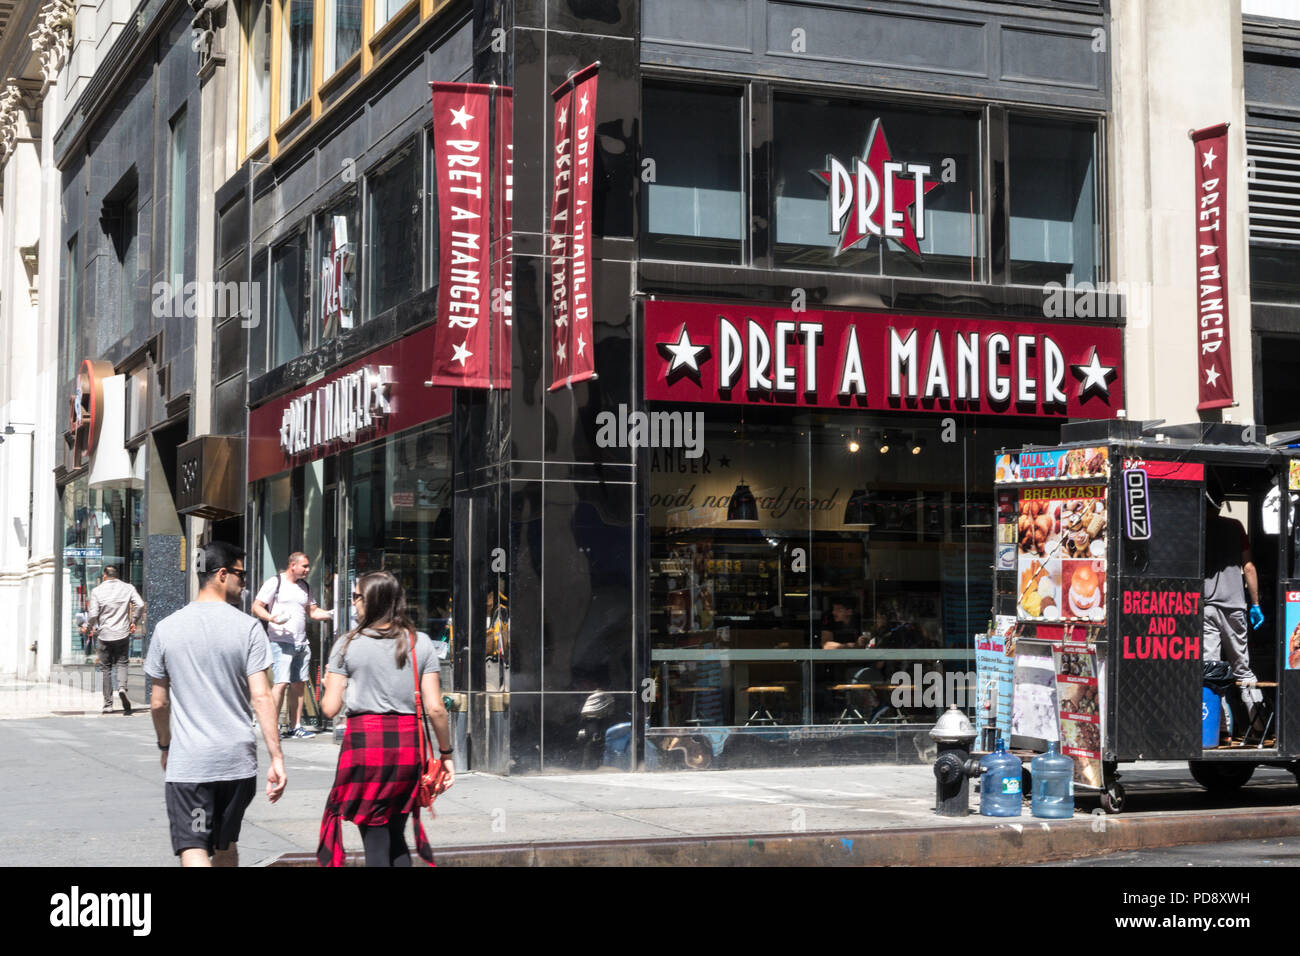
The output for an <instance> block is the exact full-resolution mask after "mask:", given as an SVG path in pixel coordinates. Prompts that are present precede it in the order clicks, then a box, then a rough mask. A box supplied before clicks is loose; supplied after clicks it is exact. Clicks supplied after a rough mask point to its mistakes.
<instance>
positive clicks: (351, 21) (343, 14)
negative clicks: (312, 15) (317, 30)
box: [325, 0, 361, 76]
mask: <svg viewBox="0 0 1300 956" xmlns="http://www.w3.org/2000/svg"><path fill="white" fill-rule="evenodd" d="M359 49H361V0H325V75H326V76H330V75H331V74H333V73H334V71H335V70H337V69H338V68H339V67H341V66H342V65H343V64H344V63H346V62H347V61H348V58H349V57H351V56H352V54H354V53H356V52H357V50H359Z"/></svg>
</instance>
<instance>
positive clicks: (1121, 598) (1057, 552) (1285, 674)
mask: <svg viewBox="0 0 1300 956" xmlns="http://www.w3.org/2000/svg"><path fill="white" fill-rule="evenodd" d="M1262 438H1263V435H1262V433H1261V434H1257V433H1256V430H1255V428H1254V427H1252V426H1243V425H1234V424H1231V423H1195V424H1190V425H1172V426H1171V425H1165V424H1164V423H1162V422H1138V421H1129V420H1125V419H1116V420H1111V421H1086V422H1077V423H1070V424H1066V425H1063V426H1062V428H1061V443H1060V444H1059V445H1056V446H1052V447H1035V446H1026V447H1024V448H1021V449H1017V450H1003V451H1001V452H1000V453H999V454H998V456H997V460H996V463H995V468H994V475H995V493H996V498H997V511H998V520H997V524H996V528H997V530H996V534H997V540H996V548H995V561H994V604H995V606H994V609H993V612H994V615H993V624H992V627H991V628H990V633H989V634H988V635H981V637H982V638H985V642H984V643H982V644H981V649H982V655H983V657H982V662H981V663H980V664H979V665H978V666H979V668H980V675H979V681H980V685H981V688H982V689H983V691H984V693H983V698H982V700H983V703H982V706H981V707H980V708H979V709H978V710H977V729H978V730H979V731H982V739H981V740H980V742H979V743H980V744H981V745H982V746H981V748H980V749H989V747H990V746H991V743H992V739H993V738H994V737H995V736H997V737H1004V738H1005V739H1006V740H1007V741H1008V743H1009V744H1010V746H1011V747H1012V748H1013V750H1016V751H1019V752H1020V753H1021V754H1022V755H1032V754H1033V753H1036V752H1041V751H1043V750H1045V749H1046V748H1047V744H1048V742H1050V741H1052V740H1059V741H1060V744H1061V752H1062V753H1064V754H1067V755H1069V756H1070V757H1072V758H1073V760H1074V763H1075V783H1076V786H1077V787H1079V788H1092V789H1095V790H1097V791H1099V792H1100V796H1101V803H1102V806H1103V807H1104V808H1105V809H1106V810H1107V811H1108V812H1111V813H1119V812H1120V811H1122V810H1123V808H1124V802H1125V795H1124V788H1123V786H1121V784H1120V783H1119V777H1120V774H1119V772H1118V767H1119V766H1120V765H1121V764H1125V763H1130V762H1135V761H1143V760H1186V761H1188V763H1189V765H1190V768H1191V772H1192V775H1193V776H1194V777H1195V778H1196V780H1197V781H1198V782H1200V783H1201V784H1202V785H1203V786H1205V787H1207V788H1208V789H1210V790H1218V791H1221V790H1230V789H1234V788H1236V787H1240V786H1242V785H1243V784H1244V783H1246V781H1247V780H1249V779H1250V776H1251V774H1252V773H1253V772H1254V770H1255V768H1256V767H1257V766H1259V765H1261V764H1263V765H1269V766H1280V767H1285V768H1287V769H1289V770H1291V771H1292V772H1293V773H1295V772H1297V769H1298V768H1300V763H1298V762H1297V757H1300V536H1296V535H1294V534H1293V526H1294V525H1295V523H1296V521H1295V515H1294V513H1293V510H1294V507H1295V501H1296V495H1295V494H1294V493H1293V492H1294V491H1296V490H1297V489H1300V452H1297V451H1294V450H1292V449H1289V448H1283V447H1271V446H1269V445H1268V444H1265V443H1263V442H1262V441H1261V440H1260V439H1262ZM1207 489H1208V491H1209V495H1207ZM1216 495H1217V497H1218V499H1219V500H1217V501H1214V502H1213V504H1212V503H1211V501H1212V500H1213V498H1214V496H1216ZM1220 504H1226V505H1227V506H1228V508H1229V510H1228V511H1225V512H1224V514H1225V515H1226V516H1229V517H1232V518H1235V519H1237V520H1239V521H1240V522H1241V524H1242V527H1243V530H1244V531H1245V533H1246V535H1247V537H1248V541H1243V547H1248V551H1247V552H1246V553H1247V554H1249V555H1250V558H1251V560H1252V561H1253V564H1254V568H1255V571H1256V572H1257V574H1258V589H1259V605H1260V608H1261V609H1262V611H1263V615H1264V620H1263V623H1262V625H1261V626H1258V627H1257V628H1254V629H1249V627H1248V630H1247V634H1248V638H1249V651H1250V665H1251V667H1252V668H1253V671H1254V681H1255V682H1254V683H1252V682H1251V680H1250V679H1249V678H1248V679H1246V680H1244V681H1242V680H1237V679H1234V676H1233V675H1232V674H1228V675H1227V676H1226V678H1225V672H1226V671H1227V670H1228V668H1226V667H1223V666H1220V667H1219V668H1217V669H1215V668H1211V669H1210V670H1211V675H1210V676H1211V677H1217V682H1216V681H1212V683H1216V684H1217V686H1215V687H1207V686H1206V683H1207V673H1206V666H1205V665H1206V660H1205V656H1206V655H1205V652H1204V651H1205V647H1204V641H1203V638H1204V620H1205V598H1204V595H1205V579H1206V576H1207V574H1206V560H1207V555H1206V550H1207V549H1206V544H1205V542H1206V522H1207V521H1209V520H1211V519H1210V517H1209V516H1210V515H1212V514H1213V513H1214V512H1215V511H1217V510H1218V505H1220ZM990 639H991V640H990ZM1225 643H1226V641H1225ZM1222 656H1223V657H1224V658H1225V659H1226V658H1227V657H1228V655H1227V653H1226V651H1225V652H1224V653H1223V655H1222ZM1215 671H1217V673H1214V672H1215ZM1243 684H1245V686H1246V689H1247V694H1246V695H1243V694H1242V693H1241V691H1242V689H1243V687H1242V685H1243ZM1243 696H1249V697H1251V698H1254V699H1258V698H1262V701H1261V702H1260V703H1258V704H1254V703H1252V702H1249V701H1245V702H1244V701H1243ZM1008 699H1009V700H1010V706H1009V707H1008V706H1006V704H1007V702H1008ZM1292 700H1294V701H1296V703H1295V704H1294V705H1290V704H1289V702H1290V701H1292ZM990 701H992V702H993V703H992V704H991V705H990ZM998 701H1000V702H1001V706H998V703H997V702H998Z"/></svg>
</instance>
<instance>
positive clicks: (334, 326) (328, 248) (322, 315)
mask: <svg viewBox="0 0 1300 956" xmlns="http://www.w3.org/2000/svg"><path fill="white" fill-rule="evenodd" d="M360 239H361V215H360V206H359V204H358V203H357V196H356V193H355V192H351V193H349V194H348V195H347V196H345V197H344V198H343V199H341V200H340V201H339V202H337V203H335V204H334V205H333V206H331V207H330V208H329V209H327V210H326V211H325V212H323V213H321V214H320V215H319V216H317V217H316V245H315V248H316V268H317V275H319V276H320V279H319V282H320V289H319V295H318V299H317V301H318V302H319V303H320V306H319V308H318V309H317V312H318V313H319V314H318V316H317V324H318V326H319V328H320V329H321V339H322V341H323V340H325V339H332V338H334V337H335V336H336V335H338V334H339V333H340V332H346V331H347V330H348V329H350V328H352V327H353V325H354V324H355V321H356V278H357V276H359V275H360V274H361V273H360V271H359V270H358V260H359V258H360V254H361V242H360Z"/></svg>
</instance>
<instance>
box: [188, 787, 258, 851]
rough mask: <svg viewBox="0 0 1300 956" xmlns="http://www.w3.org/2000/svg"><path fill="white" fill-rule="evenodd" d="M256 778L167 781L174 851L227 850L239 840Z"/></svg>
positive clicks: (251, 800)
mask: <svg viewBox="0 0 1300 956" xmlns="http://www.w3.org/2000/svg"><path fill="white" fill-rule="evenodd" d="M256 786H257V778H256V777H246V778H244V779H243V780H215V781H212V782H210V783H169V784H167V819H168V820H169V821H170V822H171V831H172V851H173V852H174V853H176V855H177V856H179V855H180V852H181V850H195V849H201V850H207V851H208V852H209V853H211V852H212V851H214V850H228V849H230V844H232V843H234V842H235V841H237V840H238V839H239V828H240V826H241V825H242V824H243V822H244V811H245V810H246V809H248V805H249V804H250V803H252V802H253V792H254V790H255V789H256Z"/></svg>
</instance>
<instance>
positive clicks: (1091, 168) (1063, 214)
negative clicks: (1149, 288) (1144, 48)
mask: <svg viewBox="0 0 1300 956" xmlns="http://www.w3.org/2000/svg"><path fill="white" fill-rule="evenodd" d="M1007 142H1008V147H1009V149H1008V154H1007V163H1008V173H1009V175H1010V179H1011V234H1010V236H1011V241H1010V253H1011V254H1010V262H1009V270H1008V271H1009V277H1010V280H1011V281H1012V282H1013V283H1018V284H1022V285H1045V284H1046V283H1048V282H1060V283H1063V284H1065V283H1067V282H1069V281H1071V280H1070V279H1069V277H1070V276H1073V277H1074V278H1073V280H1072V281H1074V282H1076V283H1077V282H1084V281H1087V282H1093V281H1095V280H1097V279H1099V278H1100V277H1101V276H1100V274H1099V268H1098V266H1099V263H1100V259H1101V230H1100V228H1099V227H1098V222H1099V218H1098V212H1097V124H1096V123H1090V122H1086V123H1077V122H1070V121H1064V120H1053V119H1040V118H1038V117H1024V116H1012V117H1011V118H1010V119H1009V121H1008V124H1007Z"/></svg>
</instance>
